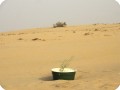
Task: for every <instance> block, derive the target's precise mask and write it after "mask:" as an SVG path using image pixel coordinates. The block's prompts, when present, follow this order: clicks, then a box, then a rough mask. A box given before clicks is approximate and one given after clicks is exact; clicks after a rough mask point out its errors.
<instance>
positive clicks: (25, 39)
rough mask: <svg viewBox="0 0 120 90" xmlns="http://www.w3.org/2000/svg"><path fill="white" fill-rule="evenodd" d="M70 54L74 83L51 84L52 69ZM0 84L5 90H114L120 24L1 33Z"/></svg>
mask: <svg viewBox="0 0 120 90" xmlns="http://www.w3.org/2000/svg"><path fill="white" fill-rule="evenodd" d="M71 56H74V59H73V60H72V61H71V62H70V65H69V67H70V68H74V69H76V70H77V72H76V76H75V80H52V73H51V69H52V68H55V67H59V66H60V65H61V63H62V62H63V61H64V60H65V59H69V58H70V57H71ZM0 85H1V86H2V87H3V88H4V89H5V90H115V89H116V88H117V87H118V86H119V85H120V24H119V23H118V24H91V25H80V26H67V27H61V28H33V29H27V30H18V31H11V32H4V33H3V32H1V33H0Z"/></svg>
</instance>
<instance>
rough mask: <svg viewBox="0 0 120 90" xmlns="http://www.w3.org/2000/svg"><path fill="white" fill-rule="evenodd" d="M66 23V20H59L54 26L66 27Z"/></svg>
mask: <svg viewBox="0 0 120 90" xmlns="http://www.w3.org/2000/svg"><path fill="white" fill-rule="evenodd" d="M66 25H67V24H66V22H57V23H56V24H53V28H56V27H65V26H66Z"/></svg>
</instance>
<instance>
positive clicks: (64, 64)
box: [60, 56, 74, 72]
mask: <svg viewBox="0 0 120 90" xmlns="http://www.w3.org/2000/svg"><path fill="white" fill-rule="evenodd" d="M73 58H74V57H73V56H72V57H71V58H69V59H66V60H64V61H63V63H62V64H61V65H60V71H61V72H63V71H64V69H65V68H66V67H68V66H69V63H70V61H71V60H72V59H73Z"/></svg>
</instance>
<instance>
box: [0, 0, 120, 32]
mask: <svg viewBox="0 0 120 90" xmlns="http://www.w3.org/2000/svg"><path fill="white" fill-rule="evenodd" d="M57 21H65V22H66V23H67V24H68V25H80V24H92V23H117V22H120V5H119V4H118V3H117V2H116V1H115V0H5V2H3V3H2V5H1V6H0V31H9V30H15V29H25V28H35V27H37V28H39V27H52V25H53V24H54V23H56V22H57Z"/></svg>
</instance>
